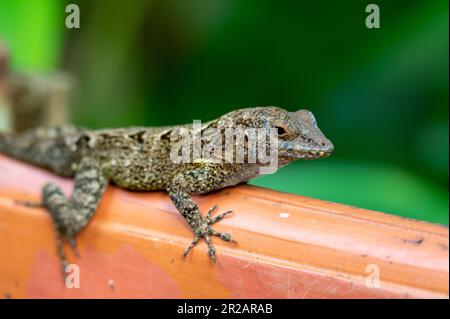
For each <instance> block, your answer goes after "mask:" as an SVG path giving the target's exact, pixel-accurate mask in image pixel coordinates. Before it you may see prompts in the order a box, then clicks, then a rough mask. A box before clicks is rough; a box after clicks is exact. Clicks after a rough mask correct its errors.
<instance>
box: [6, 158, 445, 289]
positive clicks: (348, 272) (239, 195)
mask: <svg viewBox="0 0 450 319" xmlns="http://www.w3.org/2000/svg"><path fill="white" fill-rule="evenodd" d="M48 181H54V182H57V183H58V184H59V185H61V186H62V188H63V189H64V191H65V192H66V193H67V194H70V192H71V187H72V181H70V180H65V179H62V178H59V177H56V176H54V175H52V174H51V173H47V172H46V171H44V170H41V169H38V168H35V167H32V166H29V165H27V164H23V163H21V162H18V161H15V160H12V159H10V158H8V157H6V156H2V155H0V260H1V262H0V296H1V297H5V298H45V297H48V298H80V297H85V298H97V297H100V298H118V297H121V298H127V297H131V298H229V297H230V298H231V297H235V298H448V296H449V291H448V289H449V286H448V283H449V262H448V260H449V250H448V243H449V231H448V228H446V227H442V226H438V225H433V224H428V223H424V222H419V221H414V220H408V219H403V218H399V217H396V216H392V215H387V214H384V213H379V212H374V211H369V210H365V209H360V208H354V207H349V206H345V205H341V204H335V203H330V202H325V201H320V200H316V199H312V198H307V197H303V196H297V195H290V194H284V193H279V192H275V191H272V190H268V189H261V188H257V187H252V186H245V185H243V186H239V187H235V188H229V189H224V190H222V191H220V192H217V193H213V194H209V195H205V196H198V197H196V200H197V202H198V203H199V206H200V208H201V209H202V210H203V211H206V210H207V209H208V208H209V207H211V206H212V205H213V204H218V205H219V208H220V210H221V211H225V210H231V209H232V210H234V211H235V214H234V215H232V216H230V217H228V218H226V219H224V220H223V221H222V222H221V223H220V224H218V225H217V227H216V228H217V230H218V231H226V232H229V233H231V234H232V235H233V237H234V238H235V239H236V240H237V241H238V243H237V244H229V243H224V242H222V241H220V240H216V241H215V244H216V248H217V255H218V258H217V263H216V264H213V263H212V262H211V261H210V259H209V258H208V255H207V249H206V244H205V243H201V244H199V245H198V247H196V249H194V250H193V251H192V252H191V253H190V254H189V255H188V256H187V257H186V258H183V257H182V253H183V250H184V248H185V247H186V246H187V245H188V244H189V243H190V242H191V240H192V234H191V231H190V229H189V227H188V225H187V224H186V223H185V222H184V220H183V218H182V217H181V216H180V215H179V214H178V213H177V211H176V209H175V207H174V206H173V204H172V203H171V201H170V200H169V198H168V197H167V195H166V194H165V193H162V192H155V193H133V192H127V191H123V190H120V189H118V188H115V187H113V186H110V187H108V189H107V191H106V196H105V198H104V199H103V200H102V202H101V204H100V207H99V210H98V212H97V213H96V215H95V216H94V218H93V220H92V223H90V224H89V225H88V226H87V227H86V228H85V229H84V230H83V231H82V232H81V233H80V234H79V236H78V250H79V254H80V256H79V257H78V258H77V257H75V256H74V255H73V254H72V252H71V250H70V249H69V248H68V247H66V250H67V253H68V256H69V262H70V263H71V265H69V267H68V269H67V270H68V276H67V279H66V280H63V277H62V274H61V271H60V268H59V261H58V257H57V254H56V247H55V241H54V236H55V234H54V229H53V225H52V221H51V218H50V216H49V215H48V213H47V212H46V211H45V210H43V209H39V208H29V207H24V206H23V205H18V204H17V203H16V202H15V201H17V200H34V201H36V200H39V197H40V190H41V187H42V185H43V184H44V183H45V182H48Z"/></svg>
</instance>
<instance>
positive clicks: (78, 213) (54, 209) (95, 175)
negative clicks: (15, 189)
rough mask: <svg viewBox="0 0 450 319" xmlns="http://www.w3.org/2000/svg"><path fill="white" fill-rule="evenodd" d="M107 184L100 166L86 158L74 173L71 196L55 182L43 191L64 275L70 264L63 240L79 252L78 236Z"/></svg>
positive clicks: (47, 185)
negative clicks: (68, 263) (65, 194)
mask: <svg viewBox="0 0 450 319" xmlns="http://www.w3.org/2000/svg"><path fill="white" fill-rule="evenodd" d="M106 184H107V181H106V178H105V177H104V175H103V173H102V171H101V169H100V167H99V165H98V164H96V163H95V162H94V161H91V160H89V159H84V160H83V161H82V162H81V164H80V167H79V169H78V171H77V173H76V175H75V185H74V190H73V193H72V196H71V197H70V198H69V199H66V198H65V197H64V194H63V192H62V191H61V189H60V188H59V187H58V186H57V185H55V184H52V183H48V184H46V185H45V186H44V188H43V190H42V197H43V199H42V200H43V205H44V206H45V207H46V208H47V209H48V210H49V212H50V214H51V216H52V219H53V223H54V225H55V229H56V236H57V238H56V240H57V252H58V255H59V257H60V261H61V268H62V272H63V274H65V269H66V266H67V262H66V256H65V254H64V250H63V242H64V240H66V241H67V242H68V243H69V245H70V246H71V247H72V249H74V251H75V253H76V254H77V252H76V242H75V235H76V234H77V233H78V232H79V231H80V230H81V229H82V228H83V227H84V226H85V225H86V224H87V223H88V222H89V220H90V218H91V217H92V215H93V213H94V212H95V210H96V209H97V206H98V203H99V202H100V199H101V197H102V195H103V192H104V190H105V187H106Z"/></svg>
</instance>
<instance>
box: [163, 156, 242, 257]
mask: <svg viewBox="0 0 450 319" xmlns="http://www.w3.org/2000/svg"><path fill="white" fill-rule="evenodd" d="M215 168H216V167H215V166H214V165H208V164H206V165H202V166H200V167H199V168H195V169H190V170H187V171H185V172H182V173H179V174H178V175H176V176H175V177H174V178H173V180H172V181H171V183H170V185H169V187H168V188H167V192H168V194H169V196H170V198H171V200H172V202H173V203H174V205H175V207H176V208H177V209H178V211H179V212H180V213H181V215H182V216H183V217H184V218H185V219H186V221H187V222H188V223H189V225H190V226H191V229H192V231H193V232H194V236H195V237H194V240H193V241H192V243H191V244H190V245H189V246H188V247H187V249H186V250H185V251H184V254H183V256H186V255H187V254H188V253H189V251H190V250H191V249H192V248H194V246H195V245H196V244H197V243H198V242H199V240H200V239H201V238H202V237H203V238H204V239H205V241H206V243H207V245H208V254H209V256H210V257H211V260H212V261H213V262H215V261H216V250H215V248H214V246H213V244H212V240H211V236H217V237H219V238H221V239H222V240H224V241H228V242H235V241H234V240H233V239H231V236H230V235H229V234H227V233H220V232H217V231H215V230H214V229H212V227H211V225H212V224H214V223H216V222H218V221H220V220H221V219H222V218H224V217H225V216H226V215H228V214H230V213H232V211H227V212H224V213H222V214H220V215H218V216H216V217H211V213H212V212H213V211H214V210H215V209H216V208H217V206H216V205H214V206H213V207H212V208H211V209H210V210H209V211H208V213H207V214H206V216H205V217H203V216H202V215H201V214H200V211H199V209H198V206H197V204H195V202H194V201H193V200H192V198H191V194H203V193H207V192H210V191H213V190H215V189H217V188H218V186H219V185H221V183H222V177H221V176H220V174H219V172H220V170H217V169H215Z"/></svg>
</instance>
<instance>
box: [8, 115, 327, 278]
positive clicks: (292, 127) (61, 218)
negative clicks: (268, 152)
mask: <svg viewBox="0 0 450 319" xmlns="http://www.w3.org/2000/svg"><path fill="white" fill-rule="evenodd" d="M238 126H243V127H244V128H260V129H265V130H269V129H270V128H275V129H276V130H277V132H278V137H277V143H278V145H277V146H278V167H281V166H283V165H286V164H288V163H290V162H292V161H294V160H296V159H315V158H319V157H325V156H329V155H330V154H331V153H332V151H333V144H332V143H331V142H330V141H329V140H328V139H327V138H326V137H325V136H324V135H323V134H322V132H321V131H320V130H319V128H318V127H317V124H316V121H315V119H314V117H313V115H312V113H311V112H309V111H306V110H300V111H297V112H288V111H286V110H284V109H281V108H278V107H254V108H246V109H240V110H236V111H232V112H230V113H228V114H226V115H224V116H222V117H220V118H218V119H216V120H213V121H210V122H207V123H204V124H202V126H201V131H202V133H203V132H206V130H207V129H210V128H215V129H217V130H216V132H217V133H212V134H210V135H208V134H205V136H204V137H203V139H202V141H201V142H202V145H205V144H207V142H208V141H210V140H212V139H213V138H217V137H218V136H214V135H217V134H219V135H220V136H219V137H220V138H222V143H223V146H225V145H226V141H225V135H224V134H225V133H224V132H225V130H226V129H229V128H237V127H238ZM183 128H184V129H188V130H189V131H190V132H191V133H192V128H193V126H192V124H189V125H182V126H172V127H156V128H148V127H130V128H120V129H104V130H95V131H92V130H86V129H82V128H75V127H53V128H36V129H33V130H31V131H28V132H25V133H22V134H20V135H10V134H0V152H3V153H6V154H9V155H11V156H13V157H16V158H18V159H21V160H24V161H27V162H30V163H33V164H36V165H39V166H42V167H45V168H47V169H50V170H52V171H54V172H55V173H57V174H60V175H62V176H69V177H70V176H72V177H75V188H74V192H73V194H72V196H71V197H70V199H68V200H67V199H66V198H65V197H64V195H63V194H62V192H61V190H60V189H59V188H58V187H57V186H56V185H53V184H47V185H46V186H45V187H44V189H43V205H44V206H45V207H47V209H48V210H49V211H50V213H51V215H52V218H53V220H54V223H55V228H56V232H57V235H58V251H59V254H60V256H61V260H62V266H63V269H64V267H65V257H64V253H63V250H62V240H63V239H65V240H67V241H68V243H69V244H70V245H71V246H72V247H73V248H75V239H74V237H75V235H76V234H77V233H78V231H79V230H80V229H82V228H83V227H84V226H85V225H86V224H87V223H88V222H89V219H90V218H91V216H92V214H93V213H94V211H95V210H96V208H97V205H98V203H99V201H100V199H101V196H102V194H103V191H104V189H105V186H106V184H107V183H108V182H111V183H114V184H116V185H118V186H119V187H122V188H126V189H130V190H140V191H152V190H165V191H167V192H168V194H169V196H170V198H171V200H172V201H173V203H174V205H175V206H176V207H177V209H178V211H179V212H180V213H181V214H182V215H183V217H184V218H185V219H186V221H187V222H188V223H189V225H190V226H191V228H192V230H193V232H194V234H195V237H194V240H193V242H192V244H191V245H190V246H189V247H188V248H187V249H186V251H185V255H186V254H187V253H188V252H189V250H190V249H191V248H192V247H194V246H195V244H196V243H197V242H198V241H199V240H200V239H201V238H202V237H203V238H204V239H205V240H206V242H207V244H208V246H209V255H210V256H211V259H212V260H213V261H215V249H214V247H213V245H212V242H211V236H217V237H219V238H221V239H222V240H225V241H232V239H231V237H230V235H229V234H226V233H218V232H216V231H214V230H213V229H212V228H211V225H212V224H214V223H215V222H218V221H220V220H221V219H222V218H223V217H224V216H226V215H227V214H229V213H230V212H225V213H222V214H219V215H218V216H216V217H211V213H212V211H213V210H214V209H215V207H213V208H212V209H211V210H210V211H209V212H208V213H207V215H206V216H205V217H203V216H202V215H201V214H200V211H199V209H198V207H197V205H196V204H195V202H194V201H193V200H192V198H191V195H193V194H204V193H208V192H210V191H213V190H217V189H221V188H223V187H227V186H233V185H236V184H239V183H243V182H246V181H247V180H249V179H251V178H255V177H257V176H258V175H259V174H260V170H259V169H260V167H261V166H263V163H259V162H256V163H225V162H220V163H215V162H213V161H212V160H210V159H202V160H200V161H198V162H195V163H174V162H173V161H172V160H171V158H170V151H171V149H172V147H173V146H174V143H176V142H177V140H176V139H173V134H175V133H177V132H179V131H180V130H181V129H183ZM171 135H172V138H171ZM248 138H249V137H248V136H247V140H248ZM238 143H240V142H238V141H236V142H235V144H233V147H237V146H239V145H238ZM242 143H243V144H241V146H243V149H244V152H245V156H247V154H248V149H247V144H246V142H244V141H243V142H242Z"/></svg>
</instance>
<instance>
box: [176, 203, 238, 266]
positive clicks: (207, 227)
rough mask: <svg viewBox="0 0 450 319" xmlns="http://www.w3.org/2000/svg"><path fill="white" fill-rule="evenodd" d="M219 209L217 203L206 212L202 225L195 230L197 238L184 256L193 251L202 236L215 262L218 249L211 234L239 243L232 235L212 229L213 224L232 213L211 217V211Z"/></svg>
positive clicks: (227, 212)
mask: <svg viewBox="0 0 450 319" xmlns="http://www.w3.org/2000/svg"><path fill="white" fill-rule="evenodd" d="M216 209H217V205H214V206H213V207H211V209H210V210H209V211H208V213H207V214H206V217H204V218H202V220H201V222H200V225H199V226H198V227H197V229H196V230H195V238H194V239H193V240H192V242H191V244H190V245H189V246H188V247H187V248H186V250H185V251H184V253H183V257H186V256H187V254H188V253H189V252H190V251H191V249H192V248H194V247H195V246H196V245H197V244H198V242H199V241H200V238H202V237H203V238H204V239H205V241H206V244H207V245H208V255H209V257H210V258H211V261H212V262H213V263H215V262H216V249H215V248H214V245H213V243H212V240H211V236H216V237H219V238H220V239H222V240H224V241H228V242H231V243H237V242H236V241H235V240H234V239H232V238H231V235H230V234H228V233H220V232H217V231H215V230H214V229H212V227H211V225H212V224H215V223H217V222H218V221H220V220H222V219H223V218H224V217H225V216H227V215H229V214H231V213H232V211H231V210H230V211H226V212H224V213H222V214H220V215H218V216H216V217H214V218H211V213H212V212H213V211H214V210H216Z"/></svg>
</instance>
